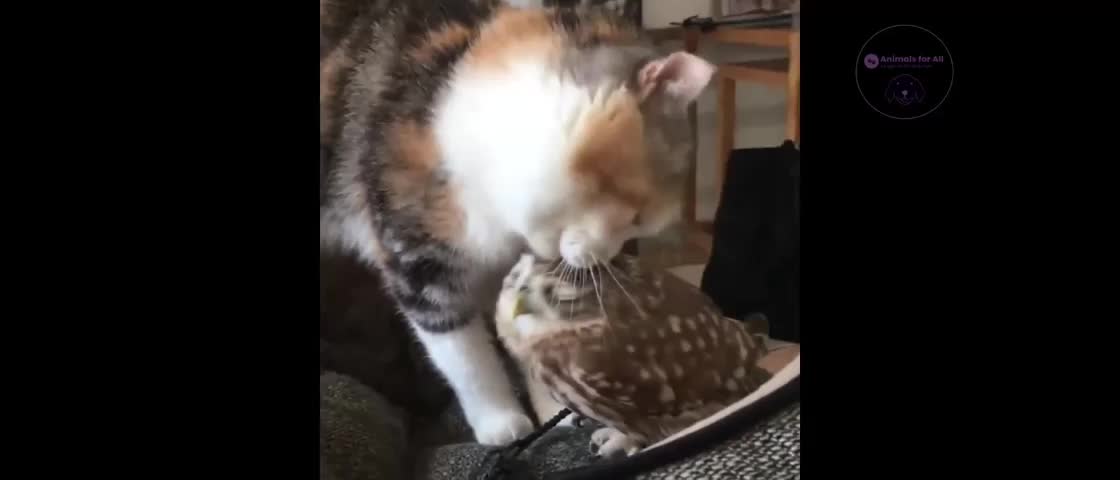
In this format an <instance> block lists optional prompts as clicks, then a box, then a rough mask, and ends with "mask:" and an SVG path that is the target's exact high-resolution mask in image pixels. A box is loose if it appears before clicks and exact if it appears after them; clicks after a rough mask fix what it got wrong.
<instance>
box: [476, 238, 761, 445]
mask: <svg viewBox="0 0 1120 480" xmlns="http://www.w3.org/2000/svg"><path fill="white" fill-rule="evenodd" d="M495 317H496V327H497V332H498V336H499V338H500V339H501V341H502V343H503V344H504V345H505V346H506V348H507V349H508V350H509V351H510V353H511V355H512V356H513V357H514V358H515V359H516V360H517V361H518V363H519V365H520V366H521V368H522V371H523V373H524V374H525V377H526V380H527V383H528V385H529V392H530V398H531V400H532V404H533V409H534V410H535V413H536V415H537V418H539V419H541V421H544V420H547V419H549V418H551V417H552V416H553V415H555V414H556V413H557V412H559V411H560V409H561V408H563V407H567V408H569V409H570V410H572V411H573V412H575V413H576V414H578V415H581V416H584V417H587V418H590V419H593V420H596V421H598V422H600V423H602V424H603V425H605V428H601V429H599V430H597V431H596V432H595V433H594V434H593V435H592V438H591V441H592V446H593V447H594V448H595V449H596V452H597V453H598V454H599V455H600V456H611V455H614V454H617V453H622V452H624V453H626V454H627V455H632V454H634V453H636V452H637V451H639V450H640V449H641V448H643V447H644V446H646V445H649V444H652V443H655V442H657V441H658V440H661V439H663V438H665V437H667V436H670V435H672V434H674V433H676V432H677V431H679V430H681V429H683V428H685V427H688V426H689V425H691V424H693V423H694V422H696V421H698V420H701V419H703V418H705V417H707V416H709V415H711V414H713V413H715V412H716V411H719V410H720V409H722V408H724V407H726V406H727V405H729V404H731V403H734V402H735V401H736V400H739V399H740V398H742V397H744V396H746V395H747V394H749V393H750V392H752V391H754V390H755V389H757V388H758V387H759V386H760V385H761V384H762V383H763V382H765V381H766V380H767V379H769V374H768V373H767V372H766V371H765V370H763V369H761V368H759V367H758V366H757V361H758V359H759V358H760V357H761V356H762V354H763V353H764V351H763V349H764V347H763V345H762V342H761V341H760V340H758V339H756V338H755V337H754V336H752V335H751V334H750V333H749V332H748V331H747V329H746V328H745V327H744V325H743V324H742V323H740V322H737V321H734V320H729V319H726V318H724V317H723V316H722V315H721V314H720V312H719V310H718V309H717V307H716V306H715V305H714V304H713V303H712V302H711V300H710V299H709V298H708V297H707V296H706V295H704V294H703V293H702V292H701V291H699V290H698V289H697V288H695V287H693V286H692V285H689V284H687V283H685V282H684V281H681V280H679V279H676V278H674V277H673V276H672V275H662V274H661V273H659V272H650V273H643V272H641V269H640V268H639V265H638V262H637V261H636V260H635V259H634V258H632V257H626V256H623V257H619V258H618V259H616V260H614V261H612V262H610V263H609V264H603V265H600V266H598V267H594V268H591V269H581V270H575V269H573V268H571V267H568V266H566V265H564V264H563V263H562V262H544V261H538V260H536V259H535V258H534V257H532V256H530V255H525V256H523V257H521V260H520V261H519V262H518V263H517V264H516V265H515V266H514V267H513V268H512V269H511V270H510V273H509V275H508V276H507V277H506V278H505V281H504V284H503V288H502V293H501V295H500V296H499V299H498V305H497V309H496V315H495Z"/></svg>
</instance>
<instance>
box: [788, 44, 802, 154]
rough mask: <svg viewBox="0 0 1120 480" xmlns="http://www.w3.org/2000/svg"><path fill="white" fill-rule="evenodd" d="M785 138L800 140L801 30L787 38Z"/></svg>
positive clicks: (798, 141) (796, 141)
mask: <svg viewBox="0 0 1120 480" xmlns="http://www.w3.org/2000/svg"><path fill="white" fill-rule="evenodd" d="M786 138H788V139H790V140H793V142H794V143H800V142H801V32H794V33H792V34H791V35H790V39H789V85H788V86H787V87H786Z"/></svg>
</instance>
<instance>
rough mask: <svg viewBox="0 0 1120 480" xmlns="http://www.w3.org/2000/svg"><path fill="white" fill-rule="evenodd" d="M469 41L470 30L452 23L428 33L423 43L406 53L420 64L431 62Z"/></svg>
mask: <svg viewBox="0 0 1120 480" xmlns="http://www.w3.org/2000/svg"><path fill="white" fill-rule="evenodd" d="M470 39H471V30H470V29H469V28H467V27H465V26H464V25H463V24H461V23H452V24H450V25H447V26H445V27H443V28H441V29H439V30H433V31H431V32H428V36H427V37H426V38H425V39H424V43H422V44H421V45H418V46H416V47H414V48H413V49H412V50H411V51H409V52H408V55H409V56H410V57H412V59H413V60H416V61H417V62H421V63H427V62H430V61H432V59H433V58H435V56H436V55H438V54H439V53H440V52H443V51H445V50H448V49H450V48H452V47H456V46H459V45H463V44H465V43H467V42H469V41H470Z"/></svg>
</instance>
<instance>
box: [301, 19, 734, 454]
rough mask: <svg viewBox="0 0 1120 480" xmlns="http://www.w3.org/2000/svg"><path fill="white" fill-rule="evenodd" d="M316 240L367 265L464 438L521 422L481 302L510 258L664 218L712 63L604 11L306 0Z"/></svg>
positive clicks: (651, 231) (497, 434)
mask: <svg viewBox="0 0 1120 480" xmlns="http://www.w3.org/2000/svg"><path fill="white" fill-rule="evenodd" d="M319 16H320V61H319V75H320V77H319V78H320V81H319V82H320V83H319V106H320V124H319V135H320V136H319V138H320V172H321V173H320V179H321V180H320V188H321V191H320V204H319V222H320V226H319V234H320V243H321V247H324V248H332V247H337V248H343V249H347V250H350V251H352V252H354V253H356V254H357V255H358V256H359V257H360V258H361V259H362V260H363V261H365V262H367V263H368V264H369V265H370V267H371V268H375V269H376V270H377V271H378V272H380V275H381V276H382V278H383V283H384V285H385V287H386V289H387V290H388V291H389V293H390V294H391V296H392V297H393V298H394V299H395V300H396V302H397V304H398V306H399V308H400V310H401V312H402V313H403V314H404V315H405V316H406V317H407V318H408V320H409V321H410V323H411V325H412V326H413V330H414V332H415V333H416V336H417V337H418V338H419V340H420V342H421V343H422V344H423V345H424V347H425V349H426V351H427V353H428V355H429V356H430V357H431V360H432V362H433V364H434V365H435V366H436V368H437V369H438V370H439V371H440V372H442V374H443V375H444V376H445V377H446V379H447V381H448V383H449V384H450V386H451V388H452V390H454V392H455V394H456V397H457V398H458V400H459V403H460V405H461V406H462V409H463V413H464V414H465V417H466V418H467V421H468V422H469V423H470V425H471V427H472V429H473V431H474V433H475V437H476V439H477V440H478V441H479V442H480V443H483V444H492V445H494V444H505V443H508V442H510V441H512V440H514V439H516V438H518V437H520V436H522V435H524V434H526V433H528V432H529V431H530V430H531V429H532V424H531V422H530V420H529V417H528V416H527V415H526V414H525V413H524V412H523V411H522V409H521V407H520V406H519V404H518V402H517V400H516V398H515V396H514V394H513V390H512V387H511V383H510V380H509V379H508V378H507V377H506V375H505V371H504V370H503V368H502V367H501V364H500V360H499V357H498V354H497V351H496V350H495V348H494V346H493V344H492V341H493V336H492V335H491V334H490V333H489V332H488V330H487V326H486V323H487V322H485V321H483V320H482V317H481V314H482V312H483V310H484V309H488V308H491V307H492V305H493V304H494V300H495V299H496V298H497V293H498V291H499V289H500V284H501V281H502V277H503V276H504V274H505V273H506V272H507V271H508V269H509V268H510V266H512V265H513V263H514V262H515V261H516V260H517V258H518V256H519V254H520V253H522V252H525V251H531V252H533V253H534V254H536V255H538V256H540V257H543V258H563V259H564V260H565V261H566V262H568V263H569V264H571V265H574V266H577V267H578V266H587V265H592V264H594V263H596V262H598V261H600V260H605V259H609V258H611V257H613V256H614V255H615V254H617V253H618V251H619V249H620V247H621V245H622V244H623V242H625V241H627V240H629V239H633V238H638V237H643V236H649V235H655V234H657V233H658V232H661V231H662V230H664V229H665V228H666V227H667V226H668V225H670V224H671V223H673V222H674V221H675V220H676V219H677V217H678V215H679V213H680V195H681V192H682V191H683V189H684V179H685V178H686V171H687V165H688V164H687V160H686V158H687V154H688V153H689V151H690V148H692V139H691V138H690V134H689V132H690V130H689V128H688V124H687V120H686V115H685V111H686V107H687V105H688V104H689V103H690V102H693V101H694V100H695V99H696V97H697V96H698V95H699V94H700V92H701V90H702V89H703V88H704V87H705V86H706V85H707V84H708V82H709V80H710V78H711V75H712V74H713V72H714V67H713V66H712V65H711V64H709V63H708V62H706V61H704V60H702V59H700V58H698V57H696V56H694V55H690V54H688V53H684V52H675V53H671V54H667V55H666V54H662V53H660V52H657V51H656V50H655V49H654V48H653V46H652V45H651V44H649V43H647V42H646V41H645V40H643V38H642V37H641V35H640V33H639V32H638V31H636V30H635V29H634V28H635V27H633V26H632V25H630V24H629V23H627V22H626V21H624V20H622V19H619V18H615V17H611V16H608V15H606V14H604V13H596V12H592V11H574V10H568V9H564V10H535V9H517V8H513V7H509V6H506V5H503V4H501V3H500V2H497V1H486V0H475V1H469V0H412V1H394V0H320V4H319Z"/></svg>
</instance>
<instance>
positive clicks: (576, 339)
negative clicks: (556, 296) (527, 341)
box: [533, 327, 683, 433]
mask: <svg viewBox="0 0 1120 480" xmlns="http://www.w3.org/2000/svg"><path fill="white" fill-rule="evenodd" d="M637 342H638V339H637V338H630V333H629V332H627V331H625V330H623V331H618V330H611V329H607V328H605V327H603V328H589V329H581V330H577V331H572V332H568V333H567V334H566V335H564V336H563V337H557V338H553V339H551V340H550V341H548V342H542V344H541V345H540V346H539V349H538V355H537V356H536V358H537V362H536V365H534V368H533V371H534V373H535V376H536V377H537V379H538V381H540V382H542V383H543V384H544V385H546V386H547V387H548V388H549V389H550V390H551V392H552V393H553V396H554V397H555V398H556V400H557V401H559V402H560V403H562V404H564V405H565V406H567V407H568V408H570V409H572V410H573V411H576V412H579V413H581V414H583V415H585V416H588V417H590V418H593V419H595V420H598V421H600V422H603V423H606V424H608V425H612V426H614V427H615V428H619V429H620V430H623V431H626V430H629V432H628V433H638V432H640V431H642V430H645V428H642V427H641V425H643V424H645V423H647V422H646V420H647V419H649V418H658V417H662V416H666V415H672V414H675V413H678V412H679V411H680V409H681V406H682V403H681V402H680V400H683V399H681V398H678V395H677V394H676V392H675V390H674V383H676V382H674V381H673V377H672V375H673V372H671V371H669V370H666V369H665V368H663V367H662V366H660V365H658V364H657V362H650V361H648V360H646V357H645V356H643V355H636V354H637V353H640V352H638V351H637V349H638V348H639V346H640V345H641V344H640V343H637Z"/></svg>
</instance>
